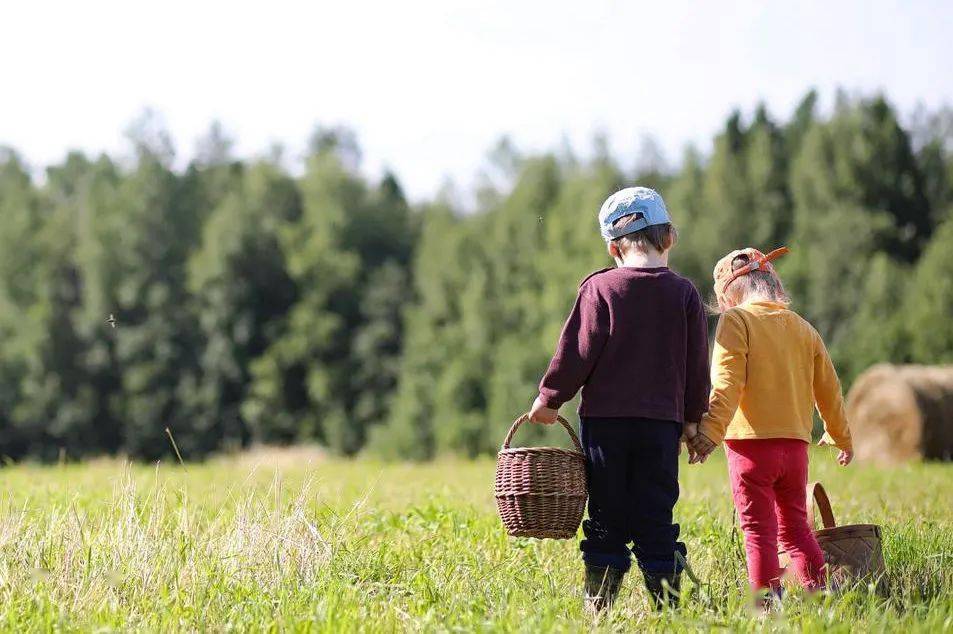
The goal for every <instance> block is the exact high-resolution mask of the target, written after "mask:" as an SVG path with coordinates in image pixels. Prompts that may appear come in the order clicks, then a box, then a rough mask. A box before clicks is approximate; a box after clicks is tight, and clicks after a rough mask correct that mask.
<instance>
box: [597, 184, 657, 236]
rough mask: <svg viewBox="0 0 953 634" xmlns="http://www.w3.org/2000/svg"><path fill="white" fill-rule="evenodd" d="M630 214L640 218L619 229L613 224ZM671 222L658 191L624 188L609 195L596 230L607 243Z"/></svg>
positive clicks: (644, 188)
mask: <svg viewBox="0 0 953 634" xmlns="http://www.w3.org/2000/svg"><path fill="white" fill-rule="evenodd" d="M633 214H639V217H638V218H637V219H636V220H635V221H634V222H630V223H629V224H627V225H626V226H625V227H622V228H621V229H616V228H615V227H613V226H612V225H614V224H615V222H616V221H617V220H618V219H619V218H625V217H626V216H631V215H633ZM670 222H672V219H671V217H670V216H669V215H668V209H666V207H665V201H664V200H662V197H661V196H659V194H658V192H657V191H655V190H654V189H649V188H648V187H626V188H625V189H620V190H619V191H617V192H616V193H614V194H612V195H611V196H609V197H608V198H607V199H606V201H605V202H604V203H602V209H600V210H599V231H600V232H601V233H602V237H603V238H605V241H606V242H610V241H611V240H615V239H616V238H621V237H622V236H624V235H628V234H630V233H635V232H636V231H641V230H642V229H645V228H646V227H651V226H652V225H664V224H668V223H670Z"/></svg>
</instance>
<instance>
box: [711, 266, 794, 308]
mask: <svg viewBox="0 0 953 634" xmlns="http://www.w3.org/2000/svg"><path fill="white" fill-rule="evenodd" d="M750 262H751V258H750V257H749V256H748V254H746V253H742V254H740V255H737V256H735V257H734V258H732V260H731V270H732V272H734V271H737V270H738V269H740V268H741V267H743V266H746V265H748V264H749V263H750ZM724 294H725V300H726V301H727V303H728V304H729V305H726V306H721V305H720V304H719V308H720V309H721V311H724V310H726V309H727V308H729V307H730V306H737V305H739V304H743V303H745V302H746V301H748V299H749V298H752V297H763V298H764V299H767V300H770V301H772V302H777V303H779V304H784V305H785V306H787V305H788V304H790V303H791V297H790V296H789V295H788V293H787V291H785V290H784V284H783V283H782V282H781V278H780V277H778V275H777V274H776V273H774V272H773V270H769V269H763V268H762V269H758V270H755V271H751V272H750V273H746V274H745V275H742V276H740V277H738V278H735V280H734V281H733V282H731V284H730V285H729V286H728V287H727V288H725V290H724Z"/></svg>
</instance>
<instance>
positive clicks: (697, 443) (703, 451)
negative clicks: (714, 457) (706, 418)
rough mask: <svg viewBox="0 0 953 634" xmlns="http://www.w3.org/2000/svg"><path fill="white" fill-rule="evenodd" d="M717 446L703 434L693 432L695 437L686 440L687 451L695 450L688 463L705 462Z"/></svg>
mask: <svg viewBox="0 0 953 634" xmlns="http://www.w3.org/2000/svg"><path fill="white" fill-rule="evenodd" d="M717 446H718V445H716V444H715V443H713V442H712V441H711V440H710V439H709V438H708V436H706V435H705V434H695V437H694V438H692V439H691V440H689V441H688V449H689V451H693V452H695V455H694V456H690V457H689V460H688V463H689V464H698V463H701V462H705V461H706V460H708V456H710V455H711V453H712V452H713V451H714V450H715V447H717Z"/></svg>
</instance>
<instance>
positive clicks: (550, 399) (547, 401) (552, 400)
mask: <svg viewBox="0 0 953 634" xmlns="http://www.w3.org/2000/svg"><path fill="white" fill-rule="evenodd" d="M539 402H540V403H542V404H543V405H544V406H545V407H549V408H550V409H559V408H560V407H562V405H563V403H565V402H566V401H560V400H559V399H557V398H556V397H555V396H554V395H551V394H546V393H544V392H540V393H539Z"/></svg>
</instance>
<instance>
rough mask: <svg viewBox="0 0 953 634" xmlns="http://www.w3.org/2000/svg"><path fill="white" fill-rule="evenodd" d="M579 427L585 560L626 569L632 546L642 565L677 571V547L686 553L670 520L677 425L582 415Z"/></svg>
mask: <svg viewBox="0 0 953 634" xmlns="http://www.w3.org/2000/svg"><path fill="white" fill-rule="evenodd" d="M579 426H580V434H579V435H580V437H581V439H582V446H583V451H585V453H586V470H587V472H588V476H589V519H588V520H586V521H585V522H583V525H582V528H583V532H584V533H585V535H586V538H585V539H584V540H583V541H582V543H581V544H580V545H579V546H580V549H581V550H582V552H583V560H584V561H585V562H586V563H588V564H593V565H597V566H611V567H613V568H617V569H619V570H628V569H629V566H630V565H631V559H630V554H629V545H630V544H631V545H632V546H631V552H632V554H634V555H635V558H636V560H637V561H638V563H639V567H640V568H641V569H642V570H645V571H647V572H673V571H674V572H679V571H681V568H682V566H681V563H680V562H678V561H677V560H676V559H675V551H676V550H677V551H679V552H681V553H682V555H685V554H686V550H685V544H683V543H681V542H679V541H678V532H679V527H678V524H675V523H673V522H672V509H673V508H674V507H675V502H676V501H678V445H679V438H680V437H681V435H682V425H681V423H677V422H674V421H664V420H652V419H647V418H588V417H584V418H582V420H581V421H580V425H579Z"/></svg>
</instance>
